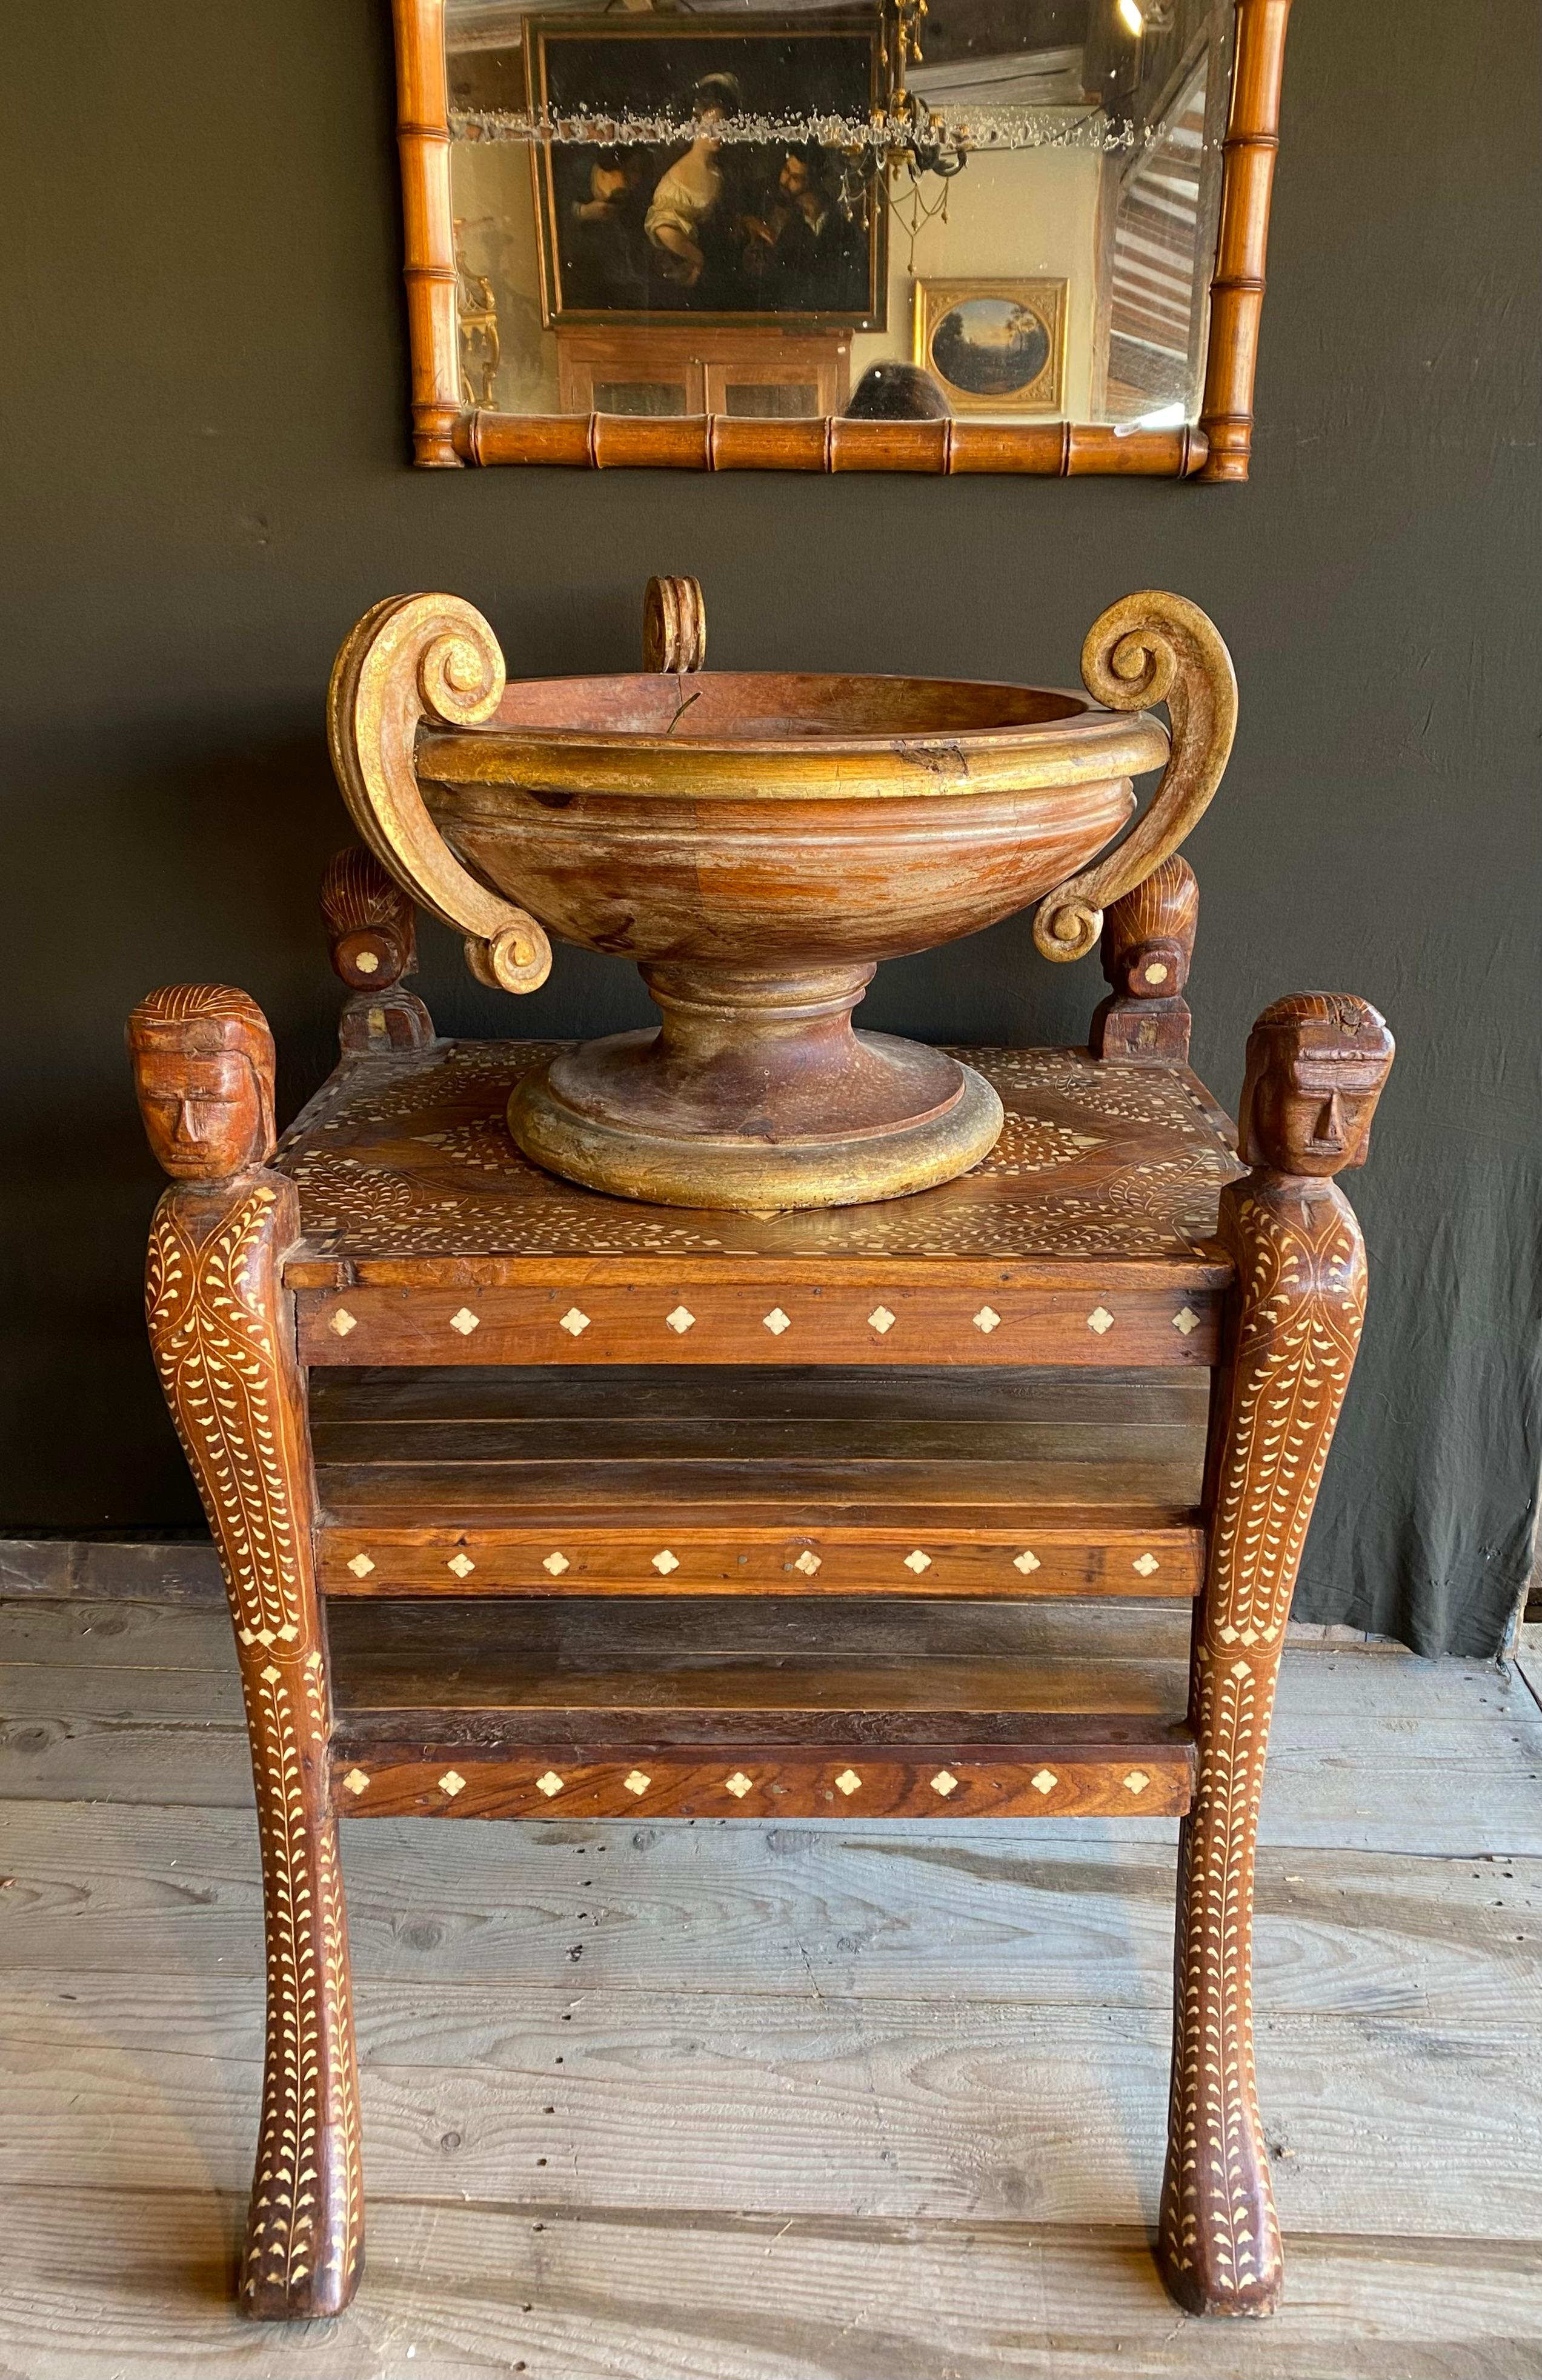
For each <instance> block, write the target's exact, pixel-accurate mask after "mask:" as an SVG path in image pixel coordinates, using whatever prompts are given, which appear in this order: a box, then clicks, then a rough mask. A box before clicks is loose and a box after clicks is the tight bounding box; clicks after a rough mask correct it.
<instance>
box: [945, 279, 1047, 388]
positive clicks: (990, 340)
mask: <svg viewBox="0 0 1542 2380" xmlns="http://www.w3.org/2000/svg"><path fill="white" fill-rule="evenodd" d="M931 360H932V365H933V368H934V370H937V371H938V372H939V373H940V374H941V377H942V379H943V380H944V381H946V382H948V383H950V384H951V385H952V386H953V387H954V388H958V389H965V390H966V391H967V392H968V394H969V395H971V396H1022V395H1024V394H1025V393H1026V391H1027V390H1028V389H1029V388H1030V387H1031V386H1032V385H1033V383H1034V382H1035V381H1036V380H1038V377H1039V375H1040V373H1041V372H1042V371H1043V370H1044V367H1045V365H1046V364H1047V363H1048V362H1049V360H1050V334H1049V332H1048V331H1047V330H1046V329H1045V327H1044V324H1043V323H1042V322H1040V321H1039V319H1038V315H1037V314H1036V313H1035V312H1034V310H1033V309H1032V307H1030V306H1025V305H1023V304H1022V303H1021V301H1020V300H1017V299H1014V298H1010V297H965V298H963V299H961V300H960V302H959V303H958V304H957V305H955V306H951V307H950V308H949V309H948V311H947V312H946V313H945V314H944V315H943V316H942V319H941V322H939V323H938V325H937V327H936V329H935V330H934V331H933V332H932V334H931Z"/></svg>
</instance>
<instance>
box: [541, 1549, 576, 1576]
mask: <svg viewBox="0 0 1542 2380" xmlns="http://www.w3.org/2000/svg"><path fill="white" fill-rule="evenodd" d="M540 1567H541V1569H542V1570H545V1571H550V1572H551V1573H552V1577H553V1578H561V1576H562V1574H563V1573H564V1571H565V1570H571V1569H572V1567H573V1565H572V1563H571V1562H570V1561H569V1560H568V1559H567V1556H566V1555H565V1554H557V1553H552V1554H546V1555H545V1556H543V1558H542V1560H541V1565H540Z"/></svg>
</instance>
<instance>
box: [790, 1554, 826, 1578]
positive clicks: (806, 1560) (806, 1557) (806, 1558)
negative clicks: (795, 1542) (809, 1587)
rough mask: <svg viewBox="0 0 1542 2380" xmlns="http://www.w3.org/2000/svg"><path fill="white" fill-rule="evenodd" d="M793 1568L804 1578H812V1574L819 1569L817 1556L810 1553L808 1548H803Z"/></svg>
mask: <svg viewBox="0 0 1542 2380" xmlns="http://www.w3.org/2000/svg"><path fill="white" fill-rule="evenodd" d="M793 1568H794V1569H795V1570H800V1571H801V1572H802V1573H803V1575H804V1577H805V1578H812V1577H813V1575H814V1573H815V1572H816V1571H817V1570H818V1569H819V1568H820V1558H819V1555H818V1554H816V1553H812V1552H810V1550H809V1548H807V1546H805V1547H804V1549H803V1551H802V1552H801V1553H800V1554H799V1556H798V1558H797V1560H796V1561H795V1563H794V1564H793Z"/></svg>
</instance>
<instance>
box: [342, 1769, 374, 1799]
mask: <svg viewBox="0 0 1542 2380" xmlns="http://www.w3.org/2000/svg"><path fill="white" fill-rule="evenodd" d="M343 1782H344V1784H345V1785H346V1787H347V1789H348V1791H349V1792H350V1793H362V1792H363V1791H364V1788H365V1787H366V1785H368V1783H369V1782H370V1779H368V1777H366V1775H365V1773H364V1771H363V1769H362V1768H350V1769H349V1771H348V1773H347V1775H346V1777H345V1778H344V1779H343Z"/></svg>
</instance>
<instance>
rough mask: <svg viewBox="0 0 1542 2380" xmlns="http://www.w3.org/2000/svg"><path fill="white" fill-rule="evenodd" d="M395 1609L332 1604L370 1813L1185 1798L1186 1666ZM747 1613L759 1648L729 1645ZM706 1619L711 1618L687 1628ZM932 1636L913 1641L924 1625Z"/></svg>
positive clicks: (577, 1606) (742, 1809) (610, 1613)
mask: <svg viewBox="0 0 1542 2380" xmlns="http://www.w3.org/2000/svg"><path fill="white" fill-rule="evenodd" d="M780 1609H781V1610H782V1612H783V1623H784V1624H783V1627H782V1628H781V1629H780V1630H776V1629H775V1628H774V1627H773V1628H771V1629H769V1630H768V1628H767V1625H766V1618H767V1615H766V1614H765V1613H764V1612H763V1611H762V1610H759V1609H756V1608H755V1607H754V1606H749V1607H744V1606H741V1605H739V1604H738V1603H736V1602H735V1603H724V1602H722V1599H720V1608H719V1609H716V1610H711V1609H710V1607H708V1606H705V1605H702V1604H694V1605H686V1606H682V1605H679V1604H675V1605H672V1606H668V1607H664V1608H661V1607H659V1606H657V1605H654V1606H652V1607H650V1606H647V1605H642V1604H619V1605H618V1604H613V1603H609V1602H606V1601H603V1600H595V1601H590V1602H589V1603H587V1604H586V1603H568V1604H563V1605H560V1606H553V1607H551V1608H549V1609H544V1610H542V1609H535V1608H532V1607H529V1606H521V1605H514V1606H488V1605H485V1604H483V1605H459V1606H456V1605H453V1604H443V1603H441V1604H434V1605H427V1606H424V1605H419V1606H414V1605H411V1604H385V1605H363V1604H356V1605H353V1606H343V1607H340V1608H339V1609H337V1610H336V1611H335V1612H334V1614H333V1616H332V1621H331V1631H332V1658H333V1675H334V1695H335V1701H336V1708H337V1730H336V1734H335V1736H334V1779H335V1780H336V1791H337V1795H338V1799H339V1806H340V1807H342V1808H352V1809H353V1810H355V1811H362V1812H364V1813H365V1814H366V1815H370V1814H376V1815H403V1814H413V1813H418V1814H422V1815H443V1816H451V1815H458V1816H463V1817H464V1816H484V1817H496V1816H521V1815H525V1816H528V1815H536V1814H537V1813H542V1812H549V1811H551V1810H552V1809H553V1808H554V1807H555V1805H556V1803H557V1801H558V1800H559V1798H560V1799H561V1801H562V1803H563V1807H564V1809H565V1810H568V1811H577V1812H579V1813H581V1814H582V1815H587V1816H594V1817H608V1816H619V1815H624V1814H634V1813H641V1814H646V1815H655V1816H670V1817H695V1816H710V1815H717V1816H734V1815H743V1816H752V1815H760V1816H763V1815H768V1814H770V1815H782V1816H783V1817H788V1818H793V1817H819V1816H829V1815H833V1814H834V1812H835V1811H836V1810H838V1809H845V1808H855V1807H856V1800H857V1796H859V1795H860V1796H861V1797H862V1799H861V1807H862V1809H863V1810H864V1811H865V1812H867V1813H868V1815H887V1816H899V1815H905V1816H909V1815H939V1814H941V1815H954V1814H957V1813H960V1812H968V1813H970V1814H972V1815H975V1816H979V1817H985V1816H992V1815H997V1816H1023V1815H1035V1816H1049V1815H1054V1816H1057V1817H1062V1816H1075V1815H1086V1814H1088V1813H1092V1812H1101V1811H1105V1810H1119V1811H1132V1810H1138V1811H1141V1812H1142V1813H1144V1814H1146V1815H1172V1813H1174V1812H1177V1811H1181V1810H1183V1809H1185V1808H1186V1807H1187V1806H1188V1796H1189V1791H1190V1783H1191V1747H1190V1743H1189V1737H1188V1732H1187V1729H1186V1727H1185V1725H1184V1718H1183V1702H1184V1671H1183V1667H1182V1664H1181V1663H1179V1662H1177V1661H1170V1662H1167V1663H1165V1664H1160V1663H1146V1662H1138V1661H1123V1660H1112V1661H1103V1662H1097V1661H1076V1660H1068V1659H1064V1658H1055V1657H1037V1658H1036V1657H1035V1656H1034V1655H1033V1653H1032V1652H1031V1651H1029V1652H1028V1653H1027V1654H1026V1657H1025V1655H1024V1654H1023V1653H1017V1654H1015V1655H1012V1654H1008V1655H1002V1654H995V1655H992V1654H984V1653H966V1654H961V1653H957V1652H946V1653H941V1654H929V1653H928V1652H927V1651H926V1650H924V1649H923V1648H922V1647H920V1646H918V1645H911V1646H908V1647H907V1648H906V1649H905V1650H904V1651H900V1652H896V1651H893V1650H890V1649H887V1648H886V1647H885V1646H884V1645H883V1639H882V1634H881V1623H882V1620H883V1616H884V1615H883V1613H882V1612H881V1611H880V1610H877V1609H873V1608H872V1607H859V1608H857V1609H855V1610H852V1609H847V1608H846V1607H844V1606H842V1605H839V1604H836V1605H832V1604H819V1605H816V1606H813V1607H811V1608H807V1609H803V1610H788V1609H787V1608H786V1607H784V1606H783V1607H781V1608H780ZM741 1611H747V1620H746V1621H745V1623H744V1624H743V1626H742V1629H741V1632H740V1633H741V1636H742V1646H741V1648H740V1649H738V1650H735V1647H734V1637H735V1624H736V1621H737V1620H738V1615H739V1614H740V1612H741ZM693 1622H695V1623H696V1624H694V1625H693ZM912 1633H915V1632H912Z"/></svg>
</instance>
